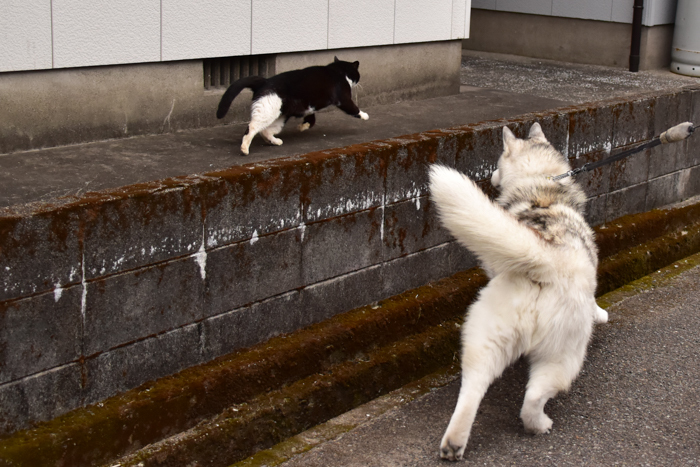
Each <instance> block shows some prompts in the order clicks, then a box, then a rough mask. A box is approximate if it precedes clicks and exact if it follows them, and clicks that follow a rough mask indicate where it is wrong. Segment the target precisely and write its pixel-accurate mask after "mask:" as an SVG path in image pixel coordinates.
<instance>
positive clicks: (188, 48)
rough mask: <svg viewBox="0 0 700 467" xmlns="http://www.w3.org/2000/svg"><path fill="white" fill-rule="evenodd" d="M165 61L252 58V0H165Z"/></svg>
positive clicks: (163, 39)
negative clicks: (243, 56)
mask: <svg viewBox="0 0 700 467" xmlns="http://www.w3.org/2000/svg"><path fill="white" fill-rule="evenodd" d="M162 17H163V23H162V24H163V35H162V41H163V44H162V46H163V49H162V50H163V60H184V59H194V58H208V57H228V56H233V55H248V54H250V22H251V3H250V0H163V15H162Z"/></svg>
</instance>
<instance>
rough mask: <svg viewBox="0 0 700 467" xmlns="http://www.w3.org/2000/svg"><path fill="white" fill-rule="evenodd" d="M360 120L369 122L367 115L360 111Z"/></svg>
mask: <svg viewBox="0 0 700 467" xmlns="http://www.w3.org/2000/svg"><path fill="white" fill-rule="evenodd" d="M360 118H361V119H362V120H369V115H367V114H366V113H364V112H363V111H361V110H360Z"/></svg>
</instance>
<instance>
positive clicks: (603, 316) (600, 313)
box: [594, 305, 608, 324]
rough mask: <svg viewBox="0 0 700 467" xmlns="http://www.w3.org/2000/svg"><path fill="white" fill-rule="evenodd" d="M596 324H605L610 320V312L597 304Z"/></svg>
mask: <svg viewBox="0 0 700 467" xmlns="http://www.w3.org/2000/svg"><path fill="white" fill-rule="evenodd" d="M594 321H595V322H596V324H603V323H607V322H608V312H607V311H605V310H604V309H603V308H601V307H599V306H597V305H596V310H595V318H594Z"/></svg>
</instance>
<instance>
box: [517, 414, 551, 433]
mask: <svg viewBox="0 0 700 467" xmlns="http://www.w3.org/2000/svg"><path fill="white" fill-rule="evenodd" d="M552 423H553V422H552V419H551V418H549V417H548V416H547V415H546V414H545V413H544V412H542V413H540V414H539V415H538V416H534V417H523V425H525V431H526V432H528V433H530V434H531V435H545V434H547V433H549V432H550V431H551V430H552Z"/></svg>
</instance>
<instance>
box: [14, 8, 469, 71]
mask: <svg viewBox="0 0 700 467" xmlns="http://www.w3.org/2000/svg"><path fill="white" fill-rule="evenodd" d="M470 4H471V0H433V1H431V2H423V1H419V0H355V1H347V0H305V1H303V2H288V1H283V0H199V1H195V0H118V1H113V0H93V1H90V2H75V1H69V0H51V1H45V0H0V11H2V14H1V15H0V43H1V44H3V46H2V47H0V72H7V71H23V70H41V69H52V68H70V67H86V66H99V65H121V64H130V63H150V62H161V61H172V60H188V59H201V58H208V57H226V56H238V55H250V54H253V55H255V54H270V53H284V52H300V51H309V50H323V49H342V48H348V47H366V46H377V45H390V44H406V43H415V42H431V41H445V40H451V39H462V38H466V37H468V35H469V12H470Z"/></svg>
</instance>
